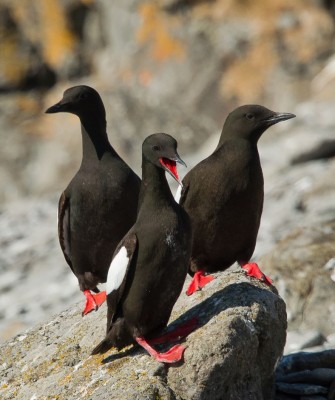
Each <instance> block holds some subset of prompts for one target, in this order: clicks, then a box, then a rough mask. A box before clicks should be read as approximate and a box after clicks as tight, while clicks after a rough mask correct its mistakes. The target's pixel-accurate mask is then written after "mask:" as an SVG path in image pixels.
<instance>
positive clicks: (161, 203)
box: [139, 159, 174, 212]
mask: <svg viewBox="0 0 335 400" xmlns="http://www.w3.org/2000/svg"><path fill="white" fill-rule="evenodd" d="M173 203H174V198H173V196H172V193H171V190H170V187H169V184H168V182H167V180H166V176H165V171H164V170H163V169H162V168H159V167H157V166H155V165H153V164H152V163H151V162H149V161H147V160H145V159H142V184H141V190H140V196H139V212H141V209H142V207H143V208H144V207H145V208H146V207H149V208H150V209H153V208H156V207H165V206H169V205H171V204H173Z"/></svg>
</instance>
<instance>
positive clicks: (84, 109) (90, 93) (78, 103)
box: [45, 85, 105, 118]
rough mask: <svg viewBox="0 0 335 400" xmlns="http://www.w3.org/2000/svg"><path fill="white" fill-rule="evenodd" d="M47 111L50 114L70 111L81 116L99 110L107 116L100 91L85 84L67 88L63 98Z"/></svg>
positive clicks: (103, 115)
mask: <svg viewBox="0 0 335 400" xmlns="http://www.w3.org/2000/svg"><path fill="white" fill-rule="evenodd" d="M45 112H46V113H48V114H53V113H58V112H68V113H72V114H75V115H77V116H78V117H79V118H81V117H84V116H86V115H91V114H92V113H93V112H95V113H97V112H98V113H101V117H105V107H104V105H103V102H102V100H101V97H100V95H99V93H98V92H97V91H96V90H94V89H93V88H91V87H90V86H85V85H80V86H73V87H71V88H69V89H66V90H65V92H64V94H63V98H62V100H61V101H59V102H58V103H56V104H55V105H53V106H51V107H50V108H48V109H47V110H46V111H45Z"/></svg>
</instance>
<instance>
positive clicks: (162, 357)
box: [135, 336, 185, 363]
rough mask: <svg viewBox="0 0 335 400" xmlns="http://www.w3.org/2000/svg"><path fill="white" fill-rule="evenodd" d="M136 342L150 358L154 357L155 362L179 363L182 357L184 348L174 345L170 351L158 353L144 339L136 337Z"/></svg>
mask: <svg viewBox="0 0 335 400" xmlns="http://www.w3.org/2000/svg"><path fill="white" fill-rule="evenodd" d="M135 340H136V342H137V343H138V344H139V345H140V346H142V347H143V348H144V349H145V350H146V351H147V352H148V353H149V354H150V355H151V356H152V357H154V358H155V359H156V360H157V361H159V362H163V363H175V362H177V361H180V360H181V359H182V357H183V354H184V351H185V347H184V346H182V345H180V344H176V345H175V346H173V347H171V349H170V350H168V351H166V352H165V353H158V351H156V350H155V349H154V348H153V347H151V346H150V344H149V343H148V342H147V341H146V340H145V339H144V337H141V336H139V337H137V338H135Z"/></svg>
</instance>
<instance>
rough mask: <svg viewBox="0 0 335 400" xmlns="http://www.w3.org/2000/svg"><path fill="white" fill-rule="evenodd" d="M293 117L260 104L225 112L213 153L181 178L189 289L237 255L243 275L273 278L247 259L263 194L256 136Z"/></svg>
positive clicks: (207, 279) (222, 268) (265, 279)
mask: <svg viewBox="0 0 335 400" xmlns="http://www.w3.org/2000/svg"><path fill="white" fill-rule="evenodd" d="M293 117H295V115H294V114H289V113H276V112H274V111H271V110H268V109H267V108H265V107H262V106H259V105H245V106H242V107H238V108H237V109H236V110H234V111H233V112H231V113H230V114H229V116H228V117H227V119H226V122H225V124H224V126H223V129H222V133H221V137H220V141H219V144H218V146H217V148H216V150H215V151H214V153H213V154H211V155H210V156H209V157H208V158H206V159H205V160H203V161H201V162H200V163H199V164H198V165H196V166H195V167H194V168H193V169H192V170H191V171H189V172H188V174H187V175H186V176H185V178H184V179H183V189H182V191H181V197H180V202H179V203H180V205H181V206H182V207H183V208H184V209H185V210H186V211H187V213H188V214H189V216H190V218H191V223H192V229H193V244H192V255H191V262H190V269H189V272H190V274H191V275H192V276H193V280H192V282H191V284H190V286H189V288H188V290H187V294H188V295H190V294H192V293H193V292H194V291H196V290H198V289H199V288H201V287H203V286H204V285H205V284H206V283H208V282H209V281H211V280H212V279H213V277H212V276H210V275H205V273H209V272H216V271H223V270H225V269H227V268H228V267H230V266H231V265H232V264H233V263H234V262H235V261H237V262H238V263H239V264H240V266H241V267H242V268H243V269H245V270H246V271H247V275H249V276H254V277H256V278H258V279H261V280H264V281H265V282H267V283H268V284H271V283H272V281H271V279H270V278H268V277H266V276H265V275H264V274H263V273H262V272H261V271H260V269H259V268H258V265H257V264H256V263H249V260H250V258H251V256H252V254H253V252H254V249H255V245H256V239H257V234H258V229H259V225H260V220H261V215H262V210H263V198H264V184H263V173H262V167H261V164H260V160H259V154H258V149H257V142H258V139H259V138H260V137H261V135H262V134H263V132H264V131H266V130H267V129H268V128H269V127H270V126H272V125H274V124H276V123H278V122H280V121H285V120H287V119H290V118H293Z"/></svg>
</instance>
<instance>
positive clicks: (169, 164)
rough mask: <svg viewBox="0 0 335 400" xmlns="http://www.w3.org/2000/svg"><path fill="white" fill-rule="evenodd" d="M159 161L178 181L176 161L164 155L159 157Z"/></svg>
mask: <svg viewBox="0 0 335 400" xmlns="http://www.w3.org/2000/svg"><path fill="white" fill-rule="evenodd" d="M159 161H160V163H161V164H162V165H163V166H164V167H165V168H167V169H168V170H169V171H170V172H171V173H172V175H173V176H174V177H175V178H176V179H177V181H178V182H180V179H179V175H178V171H177V164H176V162H175V161H172V160H169V159H168V158H164V157H162V158H160V159H159Z"/></svg>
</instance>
